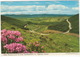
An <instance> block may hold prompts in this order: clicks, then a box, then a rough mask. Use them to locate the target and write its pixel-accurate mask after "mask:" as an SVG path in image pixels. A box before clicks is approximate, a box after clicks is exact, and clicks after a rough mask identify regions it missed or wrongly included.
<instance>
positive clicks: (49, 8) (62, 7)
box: [47, 5, 68, 10]
mask: <svg viewBox="0 0 80 57" xmlns="http://www.w3.org/2000/svg"><path fill="white" fill-rule="evenodd" d="M47 9H48V10H54V9H55V10H57V9H59V10H61V9H68V7H66V6H64V5H49V6H48V7H47Z"/></svg>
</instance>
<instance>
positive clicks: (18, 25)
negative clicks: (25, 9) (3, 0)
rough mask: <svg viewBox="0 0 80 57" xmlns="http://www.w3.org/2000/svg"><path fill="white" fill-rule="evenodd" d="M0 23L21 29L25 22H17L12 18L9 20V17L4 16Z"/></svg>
mask: <svg viewBox="0 0 80 57" xmlns="http://www.w3.org/2000/svg"><path fill="white" fill-rule="evenodd" d="M1 22H2V23H3V22H6V23H8V24H11V25H15V26H17V27H20V28H23V25H24V24H25V22H23V21H20V20H17V19H14V18H11V17H6V16H3V15H2V16H1Z"/></svg>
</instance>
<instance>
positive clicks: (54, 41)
mask: <svg viewBox="0 0 80 57" xmlns="http://www.w3.org/2000/svg"><path fill="white" fill-rule="evenodd" d="M8 18H9V17H5V16H2V29H10V30H14V29H12V28H11V27H14V28H15V30H18V31H20V32H21V33H22V36H23V37H24V39H25V42H26V43H29V42H35V41H39V42H41V45H44V46H45V51H46V52H78V50H79V48H78V47H79V44H78V43H79V41H78V40H79V39H78V37H75V36H71V35H65V34H61V33H55V34H54V33H51V34H50V35H47V36H45V35H44V36H42V35H37V34H34V33H31V32H29V31H26V30H24V29H21V28H20V27H18V25H19V26H21V25H20V22H21V21H18V20H16V19H12V18H9V19H8ZM5 19H7V20H5ZM11 21H13V22H11ZM15 22H16V24H14V23H15ZM17 22H18V23H19V24H18V23H17ZM22 24H23V23H22Z"/></svg>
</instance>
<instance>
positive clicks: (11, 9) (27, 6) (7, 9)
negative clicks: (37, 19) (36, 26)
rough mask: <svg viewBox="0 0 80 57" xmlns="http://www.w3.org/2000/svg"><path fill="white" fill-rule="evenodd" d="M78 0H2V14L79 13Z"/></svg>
mask: <svg viewBox="0 0 80 57" xmlns="http://www.w3.org/2000/svg"><path fill="white" fill-rule="evenodd" d="M78 7H79V5H78V1H23V2H22V1H15V2H14V1H10V2H1V14H77V13H78V12H79V9H78Z"/></svg>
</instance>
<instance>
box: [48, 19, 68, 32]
mask: <svg viewBox="0 0 80 57" xmlns="http://www.w3.org/2000/svg"><path fill="white" fill-rule="evenodd" d="M48 29H50V30H58V31H63V32H66V31H67V30H68V29H69V28H68V23H67V22H66V20H64V21H62V22H58V23H57V24H56V25H51V26H49V27H48Z"/></svg>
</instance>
